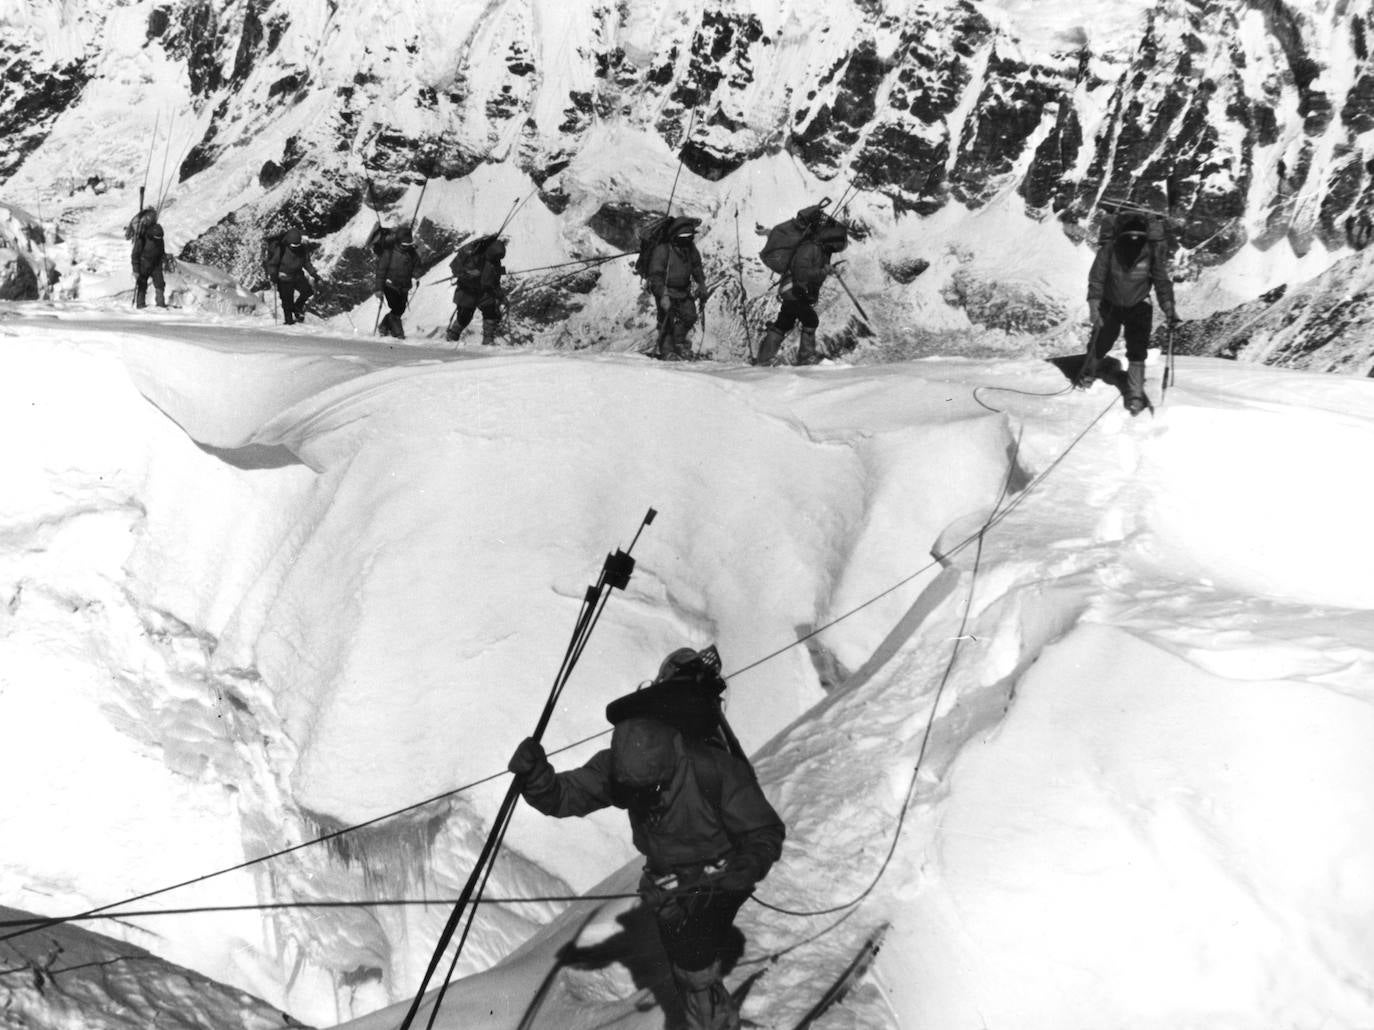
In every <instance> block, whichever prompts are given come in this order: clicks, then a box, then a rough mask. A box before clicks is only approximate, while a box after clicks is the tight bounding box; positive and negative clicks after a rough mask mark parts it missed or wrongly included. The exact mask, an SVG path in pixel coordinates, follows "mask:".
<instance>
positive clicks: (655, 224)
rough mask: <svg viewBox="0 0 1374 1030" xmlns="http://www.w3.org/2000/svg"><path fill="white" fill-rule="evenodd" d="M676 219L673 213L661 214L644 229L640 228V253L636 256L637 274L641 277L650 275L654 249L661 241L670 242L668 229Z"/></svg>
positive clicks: (644, 277) (645, 277)
mask: <svg viewBox="0 0 1374 1030" xmlns="http://www.w3.org/2000/svg"><path fill="white" fill-rule="evenodd" d="M674 221H676V219H675V218H673V216H672V215H659V216H658V217H657V218H655V219H654V220H653V221H651V222H650V223H649V224H648V225H646V226H644V228H643V229H641V230H639V254H638V255H637V256H636V257H635V275H637V276H639V277H640V278H641V279H647V278H648V277H649V264H650V262H651V261H652V260H653V257H654V250H655V249H656V248H657V247H658V245H659V244H661V243H667V242H668V230H669V229H671V228H672V226H673V222H674Z"/></svg>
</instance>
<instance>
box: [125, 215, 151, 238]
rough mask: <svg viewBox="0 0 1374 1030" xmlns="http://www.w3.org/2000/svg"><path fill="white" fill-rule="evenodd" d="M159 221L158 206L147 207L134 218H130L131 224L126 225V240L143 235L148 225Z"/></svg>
mask: <svg viewBox="0 0 1374 1030" xmlns="http://www.w3.org/2000/svg"><path fill="white" fill-rule="evenodd" d="M156 221H157V208H155V207H145V208H144V209H143V210H142V211H140V212H139V213H138V214H136V215H134V217H133V218H131V219H129V224H128V225H126V226H125V227H124V238H125V239H126V240H132V239H136V238H137V237H139V236H142V235H143V234H144V233H145V232H146V231H147V229H148V226H150V225H152V224H153V223H154V222H156Z"/></svg>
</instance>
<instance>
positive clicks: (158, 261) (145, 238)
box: [131, 231, 167, 275]
mask: <svg viewBox="0 0 1374 1030" xmlns="http://www.w3.org/2000/svg"><path fill="white" fill-rule="evenodd" d="M166 253H167V247H166V243H165V241H164V240H163V238H162V237H161V236H153V235H152V234H150V233H148V232H147V231H144V232H141V233H139V234H138V235H137V236H135V237H134V249H133V254H132V255H131V260H132V262H133V266H134V272H135V273H136V274H138V275H152V274H153V272H154V271H156V270H157V269H159V268H161V267H162V258H163V256H164V255H165V254H166Z"/></svg>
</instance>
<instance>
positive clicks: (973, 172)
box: [950, 53, 1068, 207]
mask: <svg viewBox="0 0 1374 1030" xmlns="http://www.w3.org/2000/svg"><path fill="white" fill-rule="evenodd" d="M985 75H986V77H985V78H984V80H983V89H982V92H981V93H980V94H979V97H978V100H977V102H976V103H975V104H974V107H973V110H972V112H970V114H969V119H968V121H967V122H965V124H964V131H963V136H962V137H961V139H960V141H959V156H958V158H957V159H956V161H955V163H954V169H953V171H952V172H951V173H950V191H951V193H952V194H953V195H954V197H955V198H956V199H957V200H961V201H963V202H964V203H965V204H967V205H969V206H970V207H978V206H980V205H981V204H982V203H983V202H985V201H986V200H988V199H989V198H991V197H992V196H993V195H994V194H995V193H996V192H997V191H998V190H999V189H1000V188H1001V187H1002V185H1003V183H1002V179H1003V178H1004V177H1005V176H1006V175H1007V174H1008V173H1010V172H1011V171H1012V169H1013V167H1014V166H1015V165H1016V162H1017V161H1018V160H1019V159H1020V157H1021V154H1022V152H1023V151H1024V150H1025V146H1026V140H1027V139H1028V138H1029V137H1030V135H1031V133H1033V132H1034V131H1035V130H1036V129H1037V128H1038V127H1039V126H1040V124H1041V121H1042V119H1043V118H1044V117H1045V114H1044V112H1045V108H1046V106H1047V105H1049V104H1050V103H1051V102H1053V101H1055V100H1057V99H1058V98H1059V97H1060V96H1061V95H1063V94H1064V92H1065V88H1066V86H1067V85H1068V84H1067V83H1065V82H1064V80H1063V79H1062V78H1061V77H1060V76H1058V75H1056V74H1054V73H1053V72H1051V71H1050V70H1048V69H1044V68H1035V67H1031V66H1028V65H1026V64H1023V63H1021V62H1018V61H1010V60H1005V59H1003V58H1001V57H999V56H997V54H995V53H994V54H993V56H992V58H991V59H990V60H989V61H988V66H987V71H986V73H985ZM1056 128H1058V119H1057V118H1056ZM1060 142H1063V140H1062V137H1061V140H1060ZM1037 152H1038V150H1037ZM1047 157H1048V155H1047ZM1042 174H1043V170H1042ZM1061 174H1062V173H1061Z"/></svg>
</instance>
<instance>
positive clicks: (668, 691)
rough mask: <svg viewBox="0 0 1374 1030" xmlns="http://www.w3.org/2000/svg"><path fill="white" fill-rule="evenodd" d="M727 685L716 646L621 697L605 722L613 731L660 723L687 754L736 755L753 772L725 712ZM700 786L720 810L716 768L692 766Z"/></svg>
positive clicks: (608, 708) (608, 710)
mask: <svg viewBox="0 0 1374 1030" xmlns="http://www.w3.org/2000/svg"><path fill="white" fill-rule="evenodd" d="M724 692H725V680H724V679H723V678H721V675H720V653H719V652H718V651H717V650H716V649H715V647H714V646H712V647H708V648H707V649H706V650H705V651H702V652H700V654H699V656H698V658H697V660H696V661H694V662H691V663H689V664H687V665H685V666H683V667H681V668H679V669H677V670H676V671H675V672H673V673H671V674H670V675H668V676H666V677H664V678H662V679H658V680H655V681H654V682H653V683H651V684H649V685H648V686H647V687H641V688H640V689H639V690H636V691H635V692H634V693H632V694H626V695H624V696H623V697H618V698H616V699H615V700H614V701H612V702H611V703H610V704H608V705H607V706H606V720H607V721H608V722H609V723H610V724H611V725H612V726H614V725H616V724H617V723H620V722H623V721H624V720H626V719H656V720H658V721H659V722H664V723H667V724H668V725H669V726H672V727H673V728H674V729H675V730H677V731H678V732H679V733H681V734H682V737H683V740H684V741H686V743H687V746H688V750H689V751H690V750H693V749H694V748H695V749H699V748H708V747H709V748H716V749H717V750H721V751H725V752H727V753H728V754H732V755H734V756H735V757H736V758H738V759H740V760H741V761H742V762H744V764H745V765H746V766H748V768H749V772H750V774H751V775H752V774H753V771H754V766H753V764H752V763H750V761H749V756H748V755H746V754H745V752H744V748H743V747H741V746H740V742H739V738H738V737H736V736H735V733H734V730H732V729H731V728H730V723H729V722H727V721H726V718H725V711H724V709H723V708H722V707H721V695H722V694H723V693H724ZM692 768H693V770H694V771H695V773H696V776H697V784H698V786H700V787H701V790H702V793H703V794H704V795H705V796H706V797H707V798H708V799H709V800H710V801H711V803H712V804H713V805H715V806H717V807H719V805H720V797H721V782H720V770H719V769H718V768H717V767H716V765H715V763H714V762H699V763H693V766H692Z"/></svg>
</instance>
